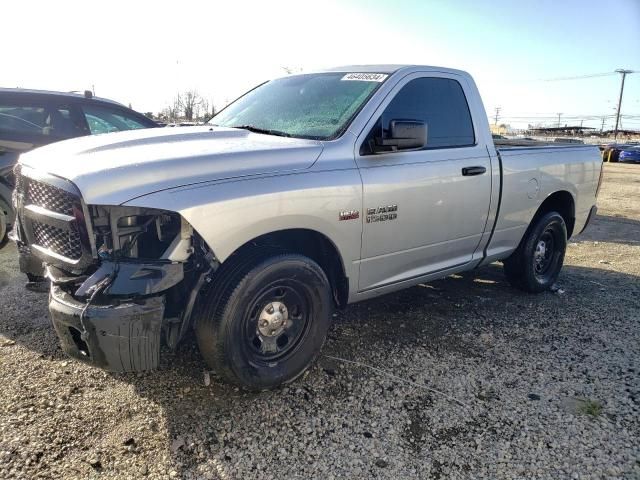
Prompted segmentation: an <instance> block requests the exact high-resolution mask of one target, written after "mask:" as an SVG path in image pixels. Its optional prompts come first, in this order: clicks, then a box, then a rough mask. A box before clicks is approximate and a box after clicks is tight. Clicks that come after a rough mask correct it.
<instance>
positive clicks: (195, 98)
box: [178, 90, 202, 122]
mask: <svg viewBox="0 0 640 480" xmlns="http://www.w3.org/2000/svg"><path fill="white" fill-rule="evenodd" d="M178 101H179V105H180V108H181V110H182V113H183V114H184V118H185V119H186V120H187V121H189V122H191V121H193V118H194V116H197V114H198V110H199V109H200V105H201V104H202V97H201V96H200V94H199V93H198V92H197V91H196V90H187V91H186V92H184V93H183V94H182V95H178Z"/></svg>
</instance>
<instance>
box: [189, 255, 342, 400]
mask: <svg viewBox="0 0 640 480" xmlns="http://www.w3.org/2000/svg"><path fill="white" fill-rule="evenodd" d="M228 261H229V260H228ZM225 267H226V268H225ZM216 277H217V279H218V284H217V285H215V283H216V282H215V281H214V285H212V288H211V289H210V290H209V292H208V293H206V292H205V298H204V300H203V303H202V307H201V308H200V309H199V313H198V316H197V318H196V338H197V341H198V346H199V348H200V352H201V354H202V356H203V357H204V359H205V361H206V362H207V364H208V365H209V366H210V367H211V368H213V369H215V371H216V373H218V374H219V375H220V376H221V378H222V379H223V380H224V381H226V382H229V383H233V384H236V385H239V386H241V387H243V388H245V389H249V390H267V389H272V388H275V387H277V386H279V385H281V384H284V383H289V382H292V381H294V380H295V379H296V378H298V377H299V376H300V375H302V374H303V373H304V371H305V370H306V369H307V368H308V367H309V366H310V365H311V364H312V363H313V362H314V360H315V359H316V357H317V356H318V354H319V352H320V349H321V348H322V345H323V343H324V340H325V338H326V335H327V330H328V329H329V325H330V321H331V312H332V308H333V298H332V295H331V287H330V285H329V281H328V280H327V276H326V275H325V273H324V271H323V270H322V269H321V268H320V266H319V265H318V264H317V263H315V262H314V261H313V260H311V259H309V258H307V257H304V256H302V255H296V254H288V253H281V254H276V255H273V254H272V256H270V257H268V258H267V259H262V260H255V259H254V260H251V259H246V258H244V259H242V260H236V261H233V262H232V264H231V265H227V266H225V265H223V266H222V267H221V268H220V270H219V271H218V272H217V275H216Z"/></svg>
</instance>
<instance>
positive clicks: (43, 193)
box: [27, 181, 80, 216]
mask: <svg viewBox="0 0 640 480" xmlns="http://www.w3.org/2000/svg"><path fill="white" fill-rule="evenodd" d="M27 202H28V203H29V204H31V205H37V206H39V207H42V208H45V209H47V210H50V211H52V212H56V213H62V214H64V215H69V216H73V208H74V207H76V208H79V207H80V199H79V198H78V197H76V196H75V195H72V194H70V193H69V192H66V191H65V190H62V189H61V188H58V187H54V186H53V185H48V184H46V183H43V182H38V181H34V182H29V192H28V195H27Z"/></svg>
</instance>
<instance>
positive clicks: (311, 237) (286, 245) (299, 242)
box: [225, 228, 349, 307]
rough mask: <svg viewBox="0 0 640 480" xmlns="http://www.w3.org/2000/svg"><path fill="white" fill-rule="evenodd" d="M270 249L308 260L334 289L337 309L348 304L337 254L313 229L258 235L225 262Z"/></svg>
mask: <svg viewBox="0 0 640 480" xmlns="http://www.w3.org/2000/svg"><path fill="white" fill-rule="evenodd" d="M262 247H273V248H276V249H278V251H285V252H289V253H298V254H300V255H304V256H306V257H309V258H311V259H312V260H313V261H314V262H316V263H317V264H318V265H320V267H321V268H322V270H323V271H324V272H325V274H326V275H327V278H328V279H329V282H330V283H331V289H332V290H333V297H334V300H335V302H336V305H337V306H338V307H344V306H346V305H347V299H348V297H349V281H348V279H347V276H346V274H345V269H344V264H343V262H342V257H341V255H340V252H339V251H338V249H337V248H336V246H335V245H334V243H333V242H332V241H331V240H329V238H327V237H326V236H325V235H323V234H322V233H319V232H317V231H315V230H308V229H301V228H300V229H288V230H279V231H277V232H271V233H267V234H265V235H261V236H259V237H257V238H254V239H253V240H250V241H248V242H247V243H245V244H244V245H242V246H241V247H240V248H238V249H237V250H235V251H234V252H233V253H232V254H231V255H230V256H229V258H227V260H225V263H226V262H229V261H234V260H233V259H234V258H238V257H237V256H238V255H244V254H246V253H248V252H249V251H250V250H252V249H256V248H262Z"/></svg>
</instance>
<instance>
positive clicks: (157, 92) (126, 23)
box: [0, 0, 640, 129]
mask: <svg viewBox="0 0 640 480" xmlns="http://www.w3.org/2000/svg"><path fill="white" fill-rule="evenodd" d="M2 19H3V22H2V24H3V26H2V32H1V33H0V39H1V41H2V43H1V45H2V62H1V67H0V86H2V87H16V86H19V87H23V88H38V89H50V90H61V91H70V90H85V89H91V88H94V89H95V92H96V95H98V96H101V97H107V98H111V99H113V100H117V101H119V102H121V103H124V104H131V105H132V107H133V108H134V109H136V110H138V111H141V112H148V111H151V112H159V111H161V110H162V109H163V108H164V107H166V106H167V105H169V104H170V103H171V101H172V99H173V98H174V97H175V95H176V93H178V92H181V91H185V90H188V89H195V90H197V91H198V92H199V93H200V95H202V96H203V97H205V98H207V99H208V100H209V101H210V102H213V103H214V104H215V106H216V107H217V108H218V109H220V108H222V107H223V106H224V105H225V104H227V103H228V102H229V101H231V100H233V99H234V98H236V97H238V96H239V95H241V94H242V93H244V92H245V91H246V90H248V89H250V88H252V87H253V86H255V85H256V84H258V83H261V82H263V81H265V80H268V79H270V78H275V77H279V76H282V75H285V74H286V71H285V69H290V70H294V71H300V72H308V71H313V70H318V69H322V68H326V67H331V66H338V65H347V64H369V63H378V64H380V63H411V64H422V65H437V66H444V67H452V68H459V69H462V70H466V71H468V72H470V73H471V74H472V75H473V76H474V78H475V80H476V83H477V84H478V87H479V89H480V93H481V94H482V97H483V101H484V105H485V108H486V109H487V113H488V115H489V117H491V118H492V121H493V117H494V114H495V108H496V107H500V109H501V110H500V115H499V120H498V122H499V123H507V124H511V125H513V126H526V125H527V124H529V123H542V124H549V125H551V124H553V125H556V124H557V122H558V116H557V114H558V113H561V114H562V115H561V117H560V122H561V124H563V125H564V124H567V123H568V124H575V123H578V124H579V123H580V120H583V122H584V125H585V126H593V127H597V128H600V127H601V124H602V120H601V118H600V117H603V116H604V117H605V129H606V128H612V127H613V124H614V122H615V119H614V115H615V110H616V106H617V102H618V95H619V91H620V81H621V78H620V75H619V74H615V73H613V72H614V70H616V69H618V68H626V69H632V70H638V73H636V74H631V75H628V76H627V79H626V83H625V91H624V98H623V105H622V114H623V115H624V117H623V118H622V126H623V127H624V128H635V129H640V0H607V2H600V1H597V2H596V1H589V0H582V1H576V0H565V1H560V0H556V1H551V0H529V1H527V2H517V1H513V0H510V1H503V0H494V1H489V0H476V1H472V0H449V1H446V0H442V1H435V0H393V1H389V0H386V1H378V0H341V1H340V0H338V1H333V0H321V1H303V0H298V1H288V0H282V1H280V0H273V1H248V0H245V1H238V0H235V1H224V2H221V1H212V0H209V1H202V2H200V1H190V0H182V1H166V0H165V1H153V2H147V1H141V0H137V1H134V0H128V1H120V0H111V1H110V2H86V1H71V0H61V1H59V2H51V1H35V0H5V1H4V2H3V6H2ZM603 73H609V74H610V75H606V76H597V77H590V78H579V79H575V78H573V79H566V78H567V77H583V76H587V75H593V74H603ZM559 79H562V80H559ZM592 117H593V118H592Z"/></svg>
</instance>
